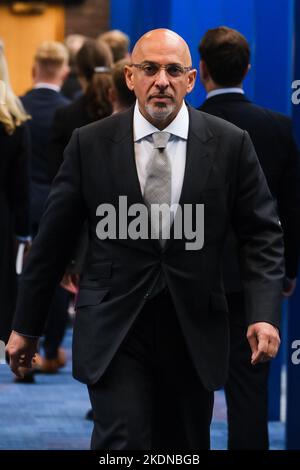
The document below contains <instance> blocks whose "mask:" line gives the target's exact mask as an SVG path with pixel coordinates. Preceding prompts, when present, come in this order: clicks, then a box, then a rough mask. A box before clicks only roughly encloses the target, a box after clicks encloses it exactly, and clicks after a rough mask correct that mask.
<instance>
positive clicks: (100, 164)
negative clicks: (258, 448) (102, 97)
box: [14, 108, 283, 389]
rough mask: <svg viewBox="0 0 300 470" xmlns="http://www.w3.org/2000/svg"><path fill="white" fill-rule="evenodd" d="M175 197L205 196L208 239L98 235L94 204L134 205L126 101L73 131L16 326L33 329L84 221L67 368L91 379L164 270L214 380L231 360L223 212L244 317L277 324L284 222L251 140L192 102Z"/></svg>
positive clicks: (204, 371) (137, 199) (136, 192)
mask: <svg viewBox="0 0 300 470" xmlns="http://www.w3.org/2000/svg"><path fill="white" fill-rule="evenodd" d="M189 114H190V128H189V136H188V145H187V160H186V168H185V176H184V183H183V188H182V193H181V198H180V204H181V205H183V204H186V203H188V204H193V205H194V207H195V204H197V203H202V204H204V205H205V209H204V210H205V224H204V230H205V235H204V236H205V241H204V247H203V248H202V249H201V250H198V251H191V250H190V251H189V250H186V249H185V243H186V241H187V240H186V239H185V238H184V237H183V238H182V239H174V238H172V237H171V239H170V240H168V241H167V243H166V245H165V248H164V250H163V251H161V249H160V245H159V242H158V241H157V240H151V239H149V240H145V239H137V240H133V239H130V238H128V239H118V238H117V239H106V240H100V239H99V238H98V237H97V234H96V227H97V224H98V222H99V217H98V216H97V215H96V210H97V207H98V206H99V204H101V203H111V204H113V205H114V206H115V207H116V211H117V214H118V198H119V196H120V195H126V196H127V198H128V200H127V202H128V206H130V205H131V204H134V203H143V198H142V194H141V189H140V184H139V180H138V175H137V170H136V165H135V158H134V144H133V110H132V109H130V110H129V111H127V112H125V113H121V114H116V115H114V116H112V117H109V118H106V119H103V120H101V121H99V122H96V123H93V124H91V125H88V126H85V127H83V128H81V129H77V130H76V131H75V132H74V134H73V137H72V139H71V141H70V143H69V145H68V147H67V149H66V152H65V159H64V162H63V164H62V166H61V169H60V171H59V173H58V175H57V177H56V179H55V181H54V183H53V187H52V190H51V194H50V197H49V199H48V203H47V209H46V212H45V214H44V217H43V221H42V223H41V228H40V231H39V233H38V236H37V238H36V240H35V243H34V244H33V248H32V250H31V252H30V255H29V259H28V264H27V267H26V269H25V271H24V274H23V277H22V281H21V284H20V292H19V297H18V308H17V311H16V317H15V322H14V328H15V330H16V331H18V332H21V333H24V334H28V335H41V333H42V331H43V325H44V322H45V312H46V311H47V305H48V304H49V302H50V298H51V295H52V292H53V288H54V286H55V285H56V283H57V282H58V281H59V279H60V278H61V277H62V275H63V272H64V269H65V266H66V263H67V262H68V259H69V257H70V253H71V250H72V248H73V244H74V240H75V238H76V235H77V234H78V231H79V230H80V228H81V226H82V224H83V222H84V220H85V219H86V218H88V224H89V238H90V241H89V250H88V256H87V260H86V264H85V267H84V270H83V273H82V276H81V281H80V292H79V296H78V300H77V314H76V320H75V325H74V337H73V352H74V354H73V373H74V376H75V377H76V378H77V379H79V380H81V381H83V382H86V383H95V382H96V381H97V380H98V379H99V378H100V377H101V376H102V374H103V373H104V371H105V370H106V368H107V365H108V364H109V363H110V361H111V360H112V358H113V356H114V355H115V353H116V351H117V349H118V348H119V346H120V344H121V342H122V341H123V340H124V338H125V336H126V335H127V333H128V331H129V329H130V327H131V325H132V324H133V322H134V320H135V318H136V317H137V315H138V314H139V312H140V311H141V309H142V308H143V305H144V304H145V302H146V301H147V299H148V297H149V293H150V292H151V290H152V288H153V286H154V284H155V282H156V279H157V277H158V275H159V274H160V273H161V272H162V273H163V275H164V277H165V280H166V283H167V286H168V289H169V291H170V294H171V296H172V298H173V301H174V305H175V308H176V311H177V314H178V317H179V321H180V324H181V327H182V330H183V334H184V336H185V338H186V341H187V344H188V347H189V350H190V352H191V356H192V358H193V361H194V363H195V366H196V368H197V371H198V373H199V376H200V377H201V379H202V381H203V383H204V385H205V386H206V387H207V388H208V389H216V388H218V387H220V386H221V385H222V384H223V383H224V381H225V377H226V372H227V364H228V315H227V303H226V298H225V295H224V289H223V282H222V269H221V254H222V248H223V241H224V238H225V235H226V231H227V227H228V224H229V222H230V221H231V222H232V224H233V226H234V227H235V228H236V231H237V233H238V236H239V238H240V241H241V247H242V248H241V249H242V251H243V260H244V269H243V275H244V282H245V296H246V305H247V317H248V321H249V323H253V322H256V321H262V320H264V321H268V322H270V323H273V324H274V325H279V316H280V300H281V284H282V276H283V266H282V264H283V263H282V260H283V243H282V232H281V228H280V225H279V223H278V219H277V216H276V213H275V210H274V204H273V201H272V198H271V195H270V193H269V190H268V188H267V184H266V181H265V177H264V175H263V172H262V170H261V167H260V165H259V163H258V160H257V157H256V155H255V151H254V148H253V145H252V143H251V141H250V138H249V136H248V134H247V133H246V132H243V131H242V130H240V129H238V128H237V127H235V126H233V125H232V124H229V123H227V122H225V121H223V120H220V119H217V118H215V117H213V116H209V115H207V114H205V113H200V112H199V111H196V110H194V109H192V108H190V109H189Z"/></svg>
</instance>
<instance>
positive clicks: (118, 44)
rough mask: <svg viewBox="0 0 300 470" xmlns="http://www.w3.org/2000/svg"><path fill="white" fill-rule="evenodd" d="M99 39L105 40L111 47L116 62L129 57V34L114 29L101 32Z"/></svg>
mask: <svg viewBox="0 0 300 470" xmlns="http://www.w3.org/2000/svg"><path fill="white" fill-rule="evenodd" d="M98 40H100V41H103V42H105V43H106V44H107V45H108V46H109V47H110V49H111V51H112V54H113V61H114V62H118V61H119V60H122V59H129V55H130V54H129V45H130V40H129V36H127V34H125V33H123V32H122V31H120V30H119V29H112V30H111V31H106V32H105V33H102V34H100V35H99V36H98Z"/></svg>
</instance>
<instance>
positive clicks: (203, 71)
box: [199, 60, 209, 82]
mask: <svg viewBox="0 0 300 470" xmlns="http://www.w3.org/2000/svg"><path fill="white" fill-rule="evenodd" d="M199 70H200V80H201V82H206V81H207V80H208V79H209V71H208V68H207V65H206V62H204V61H203V60H200V64H199Z"/></svg>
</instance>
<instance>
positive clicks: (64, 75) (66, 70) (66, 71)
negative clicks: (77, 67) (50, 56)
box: [61, 64, 71, 82]
mask: <svg viewBox="0 0 300 470" xmlns="http://www.w3.org/2000/svg"><path fill="white" fill-rule="evenodd" d="M70 71H71V68H70V67H69V65H67V64H66V65H64V66H63V68H62V72H61V79H62V81H63V82H64V81H65V80H66V78H67V77H68V75H69V73H70Z"/></svg>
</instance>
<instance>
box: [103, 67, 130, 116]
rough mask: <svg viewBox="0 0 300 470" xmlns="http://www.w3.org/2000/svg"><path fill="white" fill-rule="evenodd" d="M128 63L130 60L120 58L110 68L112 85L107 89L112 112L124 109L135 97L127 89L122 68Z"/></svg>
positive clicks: (128, 106)
mask: <svg viewBox="0 0 300 470" xmlns="http://www.w3.org/2000/svg"><path fill="white" fill-rule="evenodd" d="M126 65H130V60H128V59H122V60H119V61H118V62H116V63H115V64H114V66H113V68H112V81H113V84H112V87H111V88H110V90H109V99H110V102H111V104H112V108H113V109H112V114H115V113H119V112H122V111H125V110H126V109H128V108H130V106H132V105H133V104H134V103H135V100H136V97H135V94H134V92H133V91H132V90H129V88H128V86H127V84H126V79H125V73H124V68H125V66H126Z"/></svg>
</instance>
